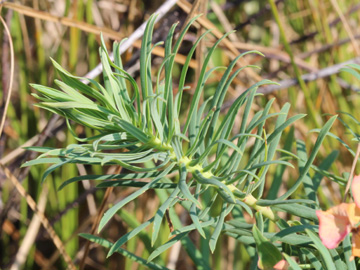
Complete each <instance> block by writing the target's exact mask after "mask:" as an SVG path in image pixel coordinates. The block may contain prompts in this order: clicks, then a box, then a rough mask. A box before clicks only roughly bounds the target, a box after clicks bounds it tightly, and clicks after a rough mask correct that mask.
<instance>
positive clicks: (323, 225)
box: [316, 203, 351, 248]
mask: <svg viewBox="0 0 360 270" xmlns="http://www.w3.org/2000/svg"><path fill="white" fill-rule="evenodd" d="M347 208H348V205H347V204H346V203H342V204H340V205H338V206H335V207H332V208H330V209H329V210H328V211H320V210H317V211H316V215H317V217H318V219H319V236H320V239H321V241H322V243H323V244H324V246H326V247H327V248H336V247H337V246H338V245H339V243H340V242H341V241H342V240H344V238H345V236H346V235H347V234H348V233H349V232H350V231H351V224H350V220H349V218H348V214H347Z"/></svg>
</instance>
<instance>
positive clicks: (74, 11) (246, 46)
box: [0, 0, 360, 270]
mask: <svg viewBox="0 0 360 270" xmlns="http://www.w3.org/2000/svg"><path fill="white" fill-rule="evenodd" d="M164 3H165V1H160V0H152V1H140V0H101V1H96V0H73V1H70V0H58V1H53V0H15V1H1V4H0V15H1V17H2V18H3V20H4V23H5V24H6V26H7V27H8V29H9V31H10V33H11V39H12V42H13V52H14V59H13V60H12V58H11V51H12V47H11V45H10V42H9V36H8V34H7V32H6V28H5V27H4V25H3V24H2V25H1V31H0V58H1V60H0V62H1V63H0V74H1V83H0V98H1V99H0V117H3V116H4V115H5V114H6V120H5V122H4V129H3V132H2V135H1V137H0V163H1V166H2V167H1V168H2V169H0V268H1V269H66V268H67V267H68V264H67V263H66V262H65V261H64V260H63V254H64V251H61V250H59V248H58V247H57V246H56V245H55V244H54V241H55V240H54V237H53V236H50V235H49V233H48V232H47V230H46V229H45V228H44V227H43V226H41V225H40V221H37V222H36V218H35V217H36V215H34V212H33V210H32V209H31V207H30V204H29V199H27V200H26V199H25V197H24V194H20V193H19V188H15V186H14V183H15V182H17V183H18V184H21V185H22V186H23V187H24V189H25V190H26V192H27V193H28V194H29V195H30V196H31V198H32V199H33V200H34V201H35V203H36V206H37V209H38V211H39V212H43V213H44V214H45V216H46V218H47V220H48V222H49V226H50V227H52V228H53V229H54V231H55V232H56V234H57V235H58V237H59V239H58V240H59V241H60V244H59V245H60V246H61V245H62V246H64V247H65V252H66V254H68V255H69V256H70V257H71V258H72V260H73V262H74V264H75V265H77V266H78V265H81V267H83V268H84V269H100V270H101V269H144V268H143V267H141V266H139V264H137V263H134V262H133V261H130V260H128V259H125V258H124V257H122V256H121V255H119V254H115V255H113V256H112V257H110V258H109V259H106V253H107V250H105V249H103V248H101V247H98V246H96V245H90V246H89V247H88V249H87V248H86V241H85V240H84V239H82V238H80V237H79V236H78V233H81V232H86V233H91V232H92V230H93V229H94V225H93V224H96V222H97V219H98V217H99V215H100V216H101V214H102V211H103V210H106V209H107V207H108V205H109V204H113V203H114V202H116V201H118V200H119V199H121V198H124V197H125V196H126V195H128V194H130V193H131V192H133V189H131V188H127V189H126V188H119V189H114V190H113V191H112V192H111V193H110V192H109V191H106V190H97V189H95V188H94V186H95V185H96V184H95V183H93V182H91V181H84V182H82V183H79V184H72V185H69V186H67V187H66V188H65V189H63V190H62V191H57V187H58V186H59V185H60V184H61V183H62V182H63V181H65V180H67V179H69V178H70V177H74V176H77V175H85V174H90V173H91V174H101V173H116V172H117V171H118V168H116V167H109V166H107V167H104V168H102V167H99V166H98V167H96V166H94V167H84V166H75V165H65V166H63V167H61V168H59V169H58V170H56V171H55V172H54V173H52V174H51V175H49V176H48V178H47V180H46V182H45V183H44V184H42V185H41V184H40V179H41V176H42V173H43V172H44V170H45V169H46V168H47V167H46V166H43V165H39V166H33V167H30V168H20V166H21V164H23V163H24V162H25V161H26V160H29V159H34V158H36V154H35V153H34V152H30V151H25V149H24V147H27V146H49V147H59V148H61V147H64V146H66V145H68V144H71V143H75V142H76V140H75V139H74V137H73V136H72V135H71V133H70V132H69V131H68V129H67V127H66V124H65V121H64V120H63V119H61V118H59V117H57V116H54V115H52V114H50V113H49V112H47V111H44V110H40V109H39V108H37V107H35V106H34V104H35V103H36V102H37V101H36V99H35V98H33V97H32V96H31V93H34V92H35V91H34V90H33V89H32V88H31V87H30V85H29V84H30V83H37V84H42V85H46V86H50V87H51V86H54V79H56V78H58V75H57V74H56V73H55V71H54V68H53V66H52V63H51V59H50V58H53V59H55V60H56V61H57V62H58V63H60V64H61V65H62V66H63V67H64V68H65V69H66V70H68V71H69V72H70V73H72V74H74V75H77V76H87V77H93V78H94V79H96V80H97V81H99V82H101V81H102V78H101V76H96V74H97V73H96V72H95V76H94V75H93V73H90V74H88V72H90V71H92V70H94V69H95V68H96V66H97V65H98V64H99V62H100V60H99V56H98V48H99V42H100V33H103V35H104V39H105V42H106V45H107V46H108V48H109V50H110V51H111V48H112V43H113V42H114V41H115V40H117V41H119V40H122V39H123V38H125V37H130V36H131V35H132V34H133V33H134V32H136V30H137V29H138V28H139V27H140V26H141V25H142V24H143V23H144V22H146V20H147V19H148V18H149V16H150V15H151V14H152V13H154V12H159V11H163V12H165V13H164V14H163V15H161V19H160V22H159V23H157V24H156V26H155V31H154V36H153V43H156V42H158V41H162V40H165V39H166V35H167V32H168V30H169V29H170V27H171V25H172V24H173V23H176V22H179V26H178V27H177V30H176V32H179V31H180V30H181V27H182V26H183V25H184V23H186V22H187V21H188V20H189V18H192V17H193V16H195V15H196V14H199V13H202V14H203V16H202V17H201V18H200V19H199V20H198V21H197V22H196V23H195V24H194V26H193V27H192V28H191V29H190V32H189V33H188V34H187V35H186V36H185V40H184V43H183V45H182V47H181V49H180V52H179V54H178V55H177V57H176V62H177V64H176V66H175V68H174V84H175V85H174V89H175V91H177V88H176V83H177V79H178V77H179V74H180V71H181V68H182V64H183V63H184V59H185V57H186V55H187V54H188V52H189V50H190V49H191V46H192V44H193V43H194V41H195V40H196V38H197V37H198V36H199V35H200V34H201V33H203V32H204V31H205V30H206V29H213V35H212V36H211V35H209V36H208V37H207V38H206V39H205V40H204V42H202V43H201V44H200V46H199V48H198V49H197V53H196V57H194V59H193V61H192V62H191V68H192V71H191V72H190V75H189V76H188V78H187V82H188V85H189V86H190V88H189V90H187V91H186V95H185V97H186V98H187V99H189V100H190V98H191V94H192V90H193V85H195V84H196V79H197V76H198V74H199V70H200V67H201V63H202V61H203V59H204V56H205V55H206V51H207V49H208V48H209V47H211V46H212V45H213V44H214V42H215V41H216V40H217V39H218V38H219V37H221V36H222V35H223V34H224V33H226V32H229V31H231V30H236V32H234V33H231V34H230V35H229V36H228V38H227V39H226V40H225V41H224V42H222V43H220V46H219V47H218V49H216V52H215V53H214V56H213V57H212V59H211V61H210V62H211V64H210V66H209V67H210V68H211V67H214V66H218V65H221V66H227V65H228V64H229V63H230V61H231V60H232V59H233V58H234V57H235V56H236V55H238V54H239V53H241V52H244V51H248V50H258V51H260V52H262V53H263V54H264V55H265V57H260V56H258V55H252V56H251V55H249V56H247V57H246V58H245V60H244V62H240V63H239V65H244V64H246V63H248V64H254V65H258V66H259V67H261V69H260V70H256V69H253V70H251V69H247V70H246V71H244V72H242V73H241V75H240V76H238V77H237V78H236V80H235V81H234V83H233V85H232V86H231V89H230V91H229V93H228V95H227V97H226V100H227V101H226V102H225V106H224V108H222V111H223V112H224V113H226V110H227V108H228V107H229V106H230V105H231V102H232V101H233V100H234V99H235V97H237V96H238V95H240V94H241V93H242V92H243V91H244V90H246V89H247V88H248V87H249V86H250V85H252V84H253V83H255V82H257V81H259V80H261V79H265V78H266V79H271V80H274V81H276V82H278V83H279V85H278V86H272V87H264V88H260V89H259V93H263V94H264V97H262V98H257V99H256V101H255V104H254V105H253V111H254V112H256V111H257V110H259V108H261V107H262V106H263V105H264V104H265V103H266V101H267V100H269V99H271V98H273V97H275V98H276V99H275V102H274V110H275V111H278V108H280V107H281V106H282V105H283V104H285V103H286V102H290V103H291V114H292V115H294V114H298V113H306V114H307V117H305V118H304V119H302V120H300V121H297V122H296V123H295V125H294V128H293V130H291V131H290V130H287V132H294V133H295V137H297V138H301V139H302V140H305V141H306V145H307V146H308V147H309V149H308V150H310V149H311V145H312V144H313V143H314V142H315V140H316V136H317V134H316V133H309V131H310V130H312V129H315V128H321V127H322V125H323V124H324V123H325V122H326V120H327V119H328V118H329V117H330V116H332V115H334V114H337V113H339V111H341V112H344V113H340V116H341V119H345V120H344V122H342V121H337V122H336V123H335V125H334V127H333V128H332V132H333V133H335V134H336V136H338V137H339V138H341V139H342V140H343V141H344V142H345V143H347V144H348V145H349V146H350V147H351V148H352V149H353V150H354V151H355V143H354V142H353V141H352V138H353V134H349V132H348V131H347V129H346V128H344V124H345V122H346V124H347V125H349V126H351V128H352V129H353V130H354V131H356V130H358V128H359V127H358V123H357V122H356V121H354V120H351V121H348V120H346V119H349V118H351V116H349V115H352V116H353V117H354V119H356V118H359V112H358V110H357V109H356V108H358V106H359V99H358V98H357V92H358V91H359V89H360V85H359V81H357V80H356V79H355V78H354V77H352V76H351V75H350V74H348V73H345V72H341V71H339V70H340V68H341V67H344V65H345V64H347V63H360V44H359V39H360V32H359V24H360V23H359V22H360V12H359V10H360V3H357V1H351V0H343V1H338V0H298V1H292V0H277V1H275V0H269V1H265V0H254V1H251V0H233V1H225V0H195V1H185V0H179V1H168V2H167V4H168V6H167V7H166V8H165V7H164ZM138 32H139V31H138ZM140 33H141V29H140ZM140 45H141V41H140V40H139V39H138V38H137V39H136V40H135V41H133V42H132V46H131V47H130V48H129V49H128V50H126V52H125V53H123V55H122V57H123V62H124V67H125V69H126V70H127V71H128V72H129V73H130V74H132V76H134V78H135V79H136V80H137V81H139V56H140V53H139V48H140ZM163 53H164V52H163V49H162V48H158V49H156V50H154V56H153V59H152V63H153V67H154V68H153V74H154V75H156V74H157V68H158V67H159V66H160V64H161V63H162V60H163V58H162V55H163ZM12 65H13V69H12ZM97 70H98V69H97ZM215 74H216V76H212V77H210V79H209V80H208V85H207V87H206V91H205V93H204V98H206V97H208V96H210V95H212V94H213V93H214V91H215V88H216V85H217V84H218V83H219V78H220V76H221V72H220V71H219V73H215ZM12 78H13V83H11V80H12ZM154 78H156V77H154ZM10 86H11V88H9V87H10ZM9 95H10V97H11V98H10V102H9V103H8V107H7V98H8V96H9ZM183 109H184V110H186V108H183ZM5 110H6V112H5ZM346 113H348V114H349V115H347V114H346ZM239 117H241V115H239ZM75 132H76V133H77V134H78V136H80V137H81V136H84V134H86V136H91V135H92V134H93V131H92V130H88V129H84V128H83V127H81V126H76V129H75ZM282 144H285V141H284V142H282ZM329 155H334V156H338V159H337V160H336V162H335V165H333V166H332V167H331V171H332V173H334V174H335V175H342V174H343V173H344V172H348V171H350V167H351V163H352V156H351V155H350V154H349V152H348V150H347V149H346V148H345V147H344V146H343V145H342V144H340V143H338V142H337V141H336V140H334V139H328V140H327V141H326V142H325V144H324V145H323V148H322V149H321V154H320V156H319V157H318V160H319V161H321V160H322V159H323V158H324V157H327V156H329ZM319 161H316V162H319ZM9 175H11V176H12V177H13V180H11V179H10V178H11V177H9ZM15 179H16V180H15ZM294 180H296V175H290V174H285V175H284V179H283V185H282V187H281V188H282V189H286V188H287V186H290V185H291V183H292V181H294ZM269 181H270V183H271V179H269ZM319 193H320V198H322V202H321V203H322V204H324V205H325V206H326V205H327V206H329V205H330V202H331V203H338V202H340V201H341V196H340V195H341V194H340V192H339V190H338V186H337V185H334V184H333V182H331V181H324V182H323V186H322V187H321V189H320V191H319ZM104 198H106V200H104ZM159 203H160V202H159V196H158V194H156V192H155V191H154V192H147V193H146V194H144V195H143V196H141V197H140V198H139V199H137V200H135V201H134V202H132V203H130V204H128V205H127V206H126V207H125V208H123V209H122V210H121V211H120V212H119V215H117V216H116V218H115V219H113V220H112V222H111V225H110V226H108V227H107V229H106V230H105V231H104V232H103V233H102V236H104V238H106V239H109V240H111V239H113V241H116V240H117V239H118V238H119V236H121V235H123V234H124V233H126V232H127V231H128V230H130V229H131V228H134V227H136V226H138V225H139V224H140V223H142V222H143V221H145V220H147V219H148V218H150V217H151V216H152V215H153V214H154V211H156V209H157V207H158V205H159ZM179 216H180V218H181V220H182V221H183V222H184V223H186V222H187V219H188V217H187V216H186V215H182V212H179ZM95 228H96V226H95ZM162 232H163V233H162V235H161V237H160V238H161V239H160V241H163V242H164V241H166V240H167V237H168V233H169V228H168V224H167V223H166V222H165V221H164V224H163V230H162ZM150 237H151V230H149V231H144V232H143V233H142V234H141V235H140V237H139V238H135V239H133V240H131V241H129V243H128V244H127V246H126V249H127V250H129V251H131V252H133V253H135V254H136V255H138V256H140V257H143V258H147V257H148V255H149V254H150V253H151V251H152V249H153V248H152V247H151V246H150ZM191 239H192V240H193V242H194V243H195V244H196V245H200V244H199V235H197V233H194V234H193V235H191ZM218 245H219V246H218V248H217V249H216V251H215V253H214V254H209V252H208V251H204V253H203V254H204V256H208V257H209V261H210V262H211V265H213V269H229V270H230V269H248V265H249V257H248V256H247V253H246V251H245V249H244V246H243V245H242V244H241V243H238V242H236V241H235V240H234V239H232V238H227V237H223V239H222V241H219V244H218ZM175 247H176V248H175ZM175 247H173V248H172V249H170V250H169V251H168V252H165V253H164V254H162V255H161V256H160V257H159V258H158V259H157V260H158V262H159V263H160V264H163V265H167V266H168V267H169V268H171V267H172V268H173V269H174V268H175V269H196V266H195V265H194V263H193V262H192V260H191V258H190V257H189V255H188V254H187V251H186V250H185V249H184V248H182V247H181V246H175ZM200 250H201V246H200Z"/></svg>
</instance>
